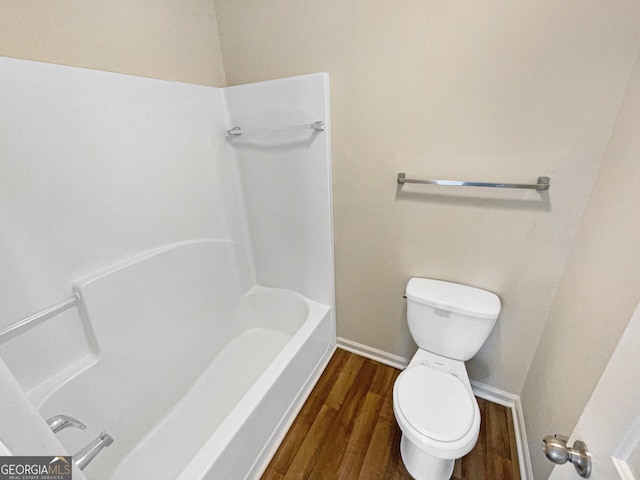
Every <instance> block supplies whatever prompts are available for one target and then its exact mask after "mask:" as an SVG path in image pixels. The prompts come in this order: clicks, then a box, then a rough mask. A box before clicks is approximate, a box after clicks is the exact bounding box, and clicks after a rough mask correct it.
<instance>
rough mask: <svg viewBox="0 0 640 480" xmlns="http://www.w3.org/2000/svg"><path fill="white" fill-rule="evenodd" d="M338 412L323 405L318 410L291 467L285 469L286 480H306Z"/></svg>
mask: <svg viewBox="0 0 640 480" xmlns="http://www.w3.org/2000/svg"><path fill="white" fill-rule="evenodd" d="M337 416H338V411H337V410H335V409H334V408H331V407H329V406H328V405H326V404H325V405H323V406H322V408H321V409H320V413H319V414H318V416H317V418H316V421H315V422H313V425H312V426H311V429H310V430H309V432H308V434H307V435H306V436H305V438H304V441H303V442H302V445H300V448H299V449H298V451H297V452H296V456H295V457H294V459H293V461H292V462H291V465H290V466H289V467H288V468H287V471H286V474H285V476H284V478H285V479H286V480H289V479H291V480H299V479H302V478H308V476H309V472H311V470H312V469H313V467H314V466H315V464H316V460H317V458H318V457H317V455H318V451H319V450H321V449H322V447H323V445H325V444H326V443H325V442H324V440H325V438H326V436H327V432H328V431H329V429H330V428H331V426H332V425H333V422H334V421H335V418H336V417H337Z"/></svg>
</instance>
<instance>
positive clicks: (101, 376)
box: [39, 239, 335, 480]
mask: <svg viewBox="0 0 640 480" xmlns="http://www.w3.org/2000/svg"><path fill="white" fill-rule="evenodd" d="M246 264H247V263H246V262H245V260H244V257H243V255H242V252H241V250H240V247H239V246H238V245H237V244H236V243H234V242H230V241H224V240H211V239H208V240H198V241H191V242H183V243H180V244H175V245H171V246H168V247H164V248H162V249H159V250H156V251H154V252H150V253H147V254H145V255H142V256H138V257H136V258H134V259H131V260H128V261H126V262H124V263H122V264H119V265H117V266H115V267H110V268H108V269H106V270H104V271H102V272H100V273H98V274H93V275H91V276H90V277H87V278H85V279H82V280H80V281H78V282H76V284H75V286H74V290H75V291H76V293H77V294H78V295H79V296H80V298H81V300H82V304H81V305H82V308H81V314H82V317H83V322H84V328H85V331H86V338H87V342H88V344H90V345H91V349H92V351H93V353H92V356H93V361H91V362H89V363H91V366H90V367H88V368H86V369H85V370H84V371H82V372H81V373H79V374H77V375H75V376H73V377H72V378H70V379H69V380H68V381H66V382H64V384H62V385H61V386H60V387H59V388H57V389H55V390H54V391H52V392H50V393H49V394H48V395H46V396H45V397H44V398H41V399H39V410H40V412H41V414H42V416H43V417H44V418H48V417H50V416H53V415H56V414H67V415H71V416H73V417H76V418H78V419H79V420H81V421H82V422H84V423H85V424H87V426H88V428H87V430H85V431H79V430H76V429H67V430H63V431H61V432H60V433H59V438H60V440H61V441H62V442H63V444H64V445H65V447H66V448H67V449H68V450H69V451H70V452H75V451H77V450H79V449H80V448H81V447H82V446H83V445H85V444H86V443H88V441H90V440H91V439H92V438H95V437H96V436H97V435H98V434H99V433H100V432H101V431H102V430H106V431H107V432H108V433H109V434H110V435H111V436H112V437H113V438H114V439H115V442H114V443H113V445H111V446H110V447H109V448H107V449H105V450H103V451H102V452H101V453H100V454H99V456H98V457H97V458H96V459H95V460H94V461H93V462H92V463H91V464H90V465H89V466H88V467H87V469H86V470H85V473H86V475H87V477H88V478H89V479H91V480H120V479H122V480H124V479H127V480H130V479H137V480H138V479H139V480H144V479H150V480H151V479H152V480H162V479H167V480H169V479H170V480H174V479H181V480H196V479H234V480H235V479H243V478H255V477H257V476H259V475H260V474H261V473H262V472H263V470H264V468H265V467H266V464H267V463H268V460H269V459H270V457H271V455H272V454H273V452H274V450H275V448H276V447H277V444H278V443H279V441H280V440H281V438H282V436H283V435H284V432H285V431H286V428H287V427H288V426H289V425H290V423H291V421H292V420H293V417H294V416H295V414H296V413H297V411H298V409H299V408H300V406H301V404H302V402H303V401H304V399H305V398H306V396H307V395H308V393H309V391H310V389H311V387H312V386H313V384H314V383H315V381H316V380H317V378H318V376H319V374H320V373H321V372H322V370H323V368H324V366H325V365H326V362H327V361H328V359H329V358H330V356H331V354H332V352H333V349H334V348H335V328H334V320H333V317H332V311H331V307H330V306H329V305H322V304H320V303H317V302H314V301H312V300H310V299H308V298H305V297H303V296H302V295H299V294H297V293H295V292H292V291H289V290H282V289H271V288H264V287H261V286H255V285H251V284H250V283H251V278H252V277H251V274H250V272H249V271H248V269H247V268H246V267H245V265H246Z"/></svg>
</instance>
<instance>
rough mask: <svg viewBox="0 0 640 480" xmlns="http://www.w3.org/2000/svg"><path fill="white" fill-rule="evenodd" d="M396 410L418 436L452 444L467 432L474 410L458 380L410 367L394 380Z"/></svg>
mask: <svg viewBox="0 0 640 480" xmlns="http://www.w3.org/2000/svg"><path fill="white" fill-rule="evenodd" d="M397 384H398V396H397V399H398V407H399V409H400V412H401V413H402V415H403V416H404V417H405V418H406V420H407V422H408V423H409V424H410V425H411V426H412V427H413V428H414V429H416V430H417V431H418V432H420V433H421V434H422V435H424V436H426V437H429V438H432V439H434V440H438V441H441V442H453V441H456V440H459V439H460V438H462V437H464V436H465V435H466V433H467V432H468V431H469V430H470V429H471V425H472V424H473V417H474V414H475V409H474V405H473V402H474V400H473V399H472V398H471V394H470V393H469V392H468V391H467V389H466V388H465V387H464V385H463V384H462V382H461V381H460V380H459V379H458V377H456V376H454V375H452V374H450V373H446V372H441V371H438V370H435V369H433V368H431V367H429V366H427V365H422V364H421V365H414V366H412V367H409V368H407V369H406V370H405V371H404V372H402V374H401V375H400V376H399V377H398V380H397Z"/></svg>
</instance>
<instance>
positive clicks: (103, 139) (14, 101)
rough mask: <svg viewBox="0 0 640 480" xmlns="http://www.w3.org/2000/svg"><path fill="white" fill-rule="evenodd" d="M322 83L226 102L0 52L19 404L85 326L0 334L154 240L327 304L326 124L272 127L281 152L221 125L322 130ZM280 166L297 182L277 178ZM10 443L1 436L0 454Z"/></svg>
mask: <svg viewBox="0 0 640 480" xmlns="http://www.w3.org/2000/svg"><path fill="white" fill-rule="evenodd" d="M280 82H282V83H280ZM327 83H328V82H327V78H326V76H324V75H315V76H313V75H312V76H307V77H302V78H301V79H288V80H283V81H273V82H266V83H264V84H255V85H250V86H246V87H243V86H240V87H233V88H230V89H227V91H228V94H227V96H226V98H225V93H224V91H223V89H218V88H213V87H205V86H197V85H189V84H182V83H176V82H166V81H160V80H154V79H148V78H140V77H134V76H129V75H121V74H114V73H108V72H100V71H93V70H86V69H80V68H73V67H67V66H59V65H50V64H43V63H37V62H30V61H24V60H17V59H8V58H0V109H1V111H2V112H3V114H2V115H0V131H1V132H2V135H0V172H1V175H0V261H1V265H0V358H1V359H2V360H3V361H4V362H5V363H6V364H7V365H8V366H9V368H10V369H11V371H12V373H13V375H14V376H15V377H16V379H17V380H18V382H19V383H20V385H21V387H22V389H23V390H24V391H25V392H26V393H27V395H30V397H29V398H30V399H31V401H32V402H34V403H38V402H39V401H40V399H42V398H44V397H46V395H48V393H50V392H51V391H53V390H55V388H57V386H58V385H60V384H61V383H64V382H65V381H66V380H67V379H68V378H71V376H73V375H75V374H76V373H78V372H79V371H81V370H82V369H84V368H87V367H88V366H90V365H91V364H92V363H95V362H97V361H99V347H100V346H99V345H96V344H95V340H94V339H92V338H91V334H90V330H91V329H90V319H89V320H87V319H86V318H83V315H81V312H79V311H78V309H77V308H75V307H74V308H70V309H68V310H66V311H64V312H63V313H61V314H59V315H55V316H52V317H51V318H48V319H46V320H45V321H43V322H42V323H38V324H37V325H34V326H33V328H29V329H26V330H25V331H24V332H22V333H20V334H19V335H17V336H12V338H10V339H9V338H6V339H5V340H6V341H3V339H2V338H1V337H2V335H1V332H2V331H6V329H7V328H9V327H10V326H11V325H12V324H15V322H18V321H20V320H21V319H24V318H27V317H29V316H30V315H33V314H34V313H36V312H39V311H41V310H42V309H44V308H46V307H48V306H49V305H52V304H54V303H56V302H59V301H61V300H64V299H67V298H70V296H71V295H72V292H71V284H72V282H73V281H74V280H75V279H77V278H80V277H84V276H86V275H87V274H91V273H92V272H96V271H98V270H102V269H103V268H105V267H108V266H110V265H113V264H115V263H117V262H120V261H123V260H125V259H127V258H130V257H132V256H134V255H137V254H140V253H142V252H145V251H149V250H151V249H154V248H157V247H160V246H163V245H167V244H171V243H175V242H181V241H188V240H193V239H200V238H217V239H226V240H231V241H234V242H237V243H238V244H239V245H240V246H241V247H242V251H243V252H244V256H245V259H246V262H245V263H246V264H248V265H249V272H248V275H249V276H250V277H252V278H250V279H249V281H250V283H260V281H263V283H264V284H265V285H267V286H274V287H289V288H292V289H293V290H296V291H299V292H301V293H303V294H305V295H308V296H309V297H310V298H312V299H314V300H317V301H320V302H323V303H326V304H328V305H331V306H333V263H332V243H331V207H330V173H329V172H330V170H329V157H328V155H329V153H328V145H329V142H328V138H329V132H328V130H327V131H325V132H320V133H318V134H314V133H311V134H310V132H304V135H302V136H299V135H298V134H299V133H300V132H298V131H295V132H293V133H292V135H290V136H287V134H285V137H284V140H285V143H286V145H284V146H278V145H279V144H278V142H280V141H281V140H283V138H282V137H270V138H266V139H265V138H262V137H260V136H257V137H254V138H253V139H250V138H249V137H248V136H247V137H245V138H243V139H242V142H247V141H249V142H250V145H248V146H244V147H243V146H242V145H240V143H242V142H236V143H235V144H234V143H232V141H231V140H230V139H228V138H227V134H226V132H227V130H228V129H230V128H231V127H232V126H233V125H234V124H238V125H240V126H242V127H243V128H246V129H250V128H252V127H254V126H255V127H256V128H258V127H259V128H263V127H265V126H269V125H274V124H275V125H279V124H281V122H282V124H285V126H286V125H289V124H292V123H293V124H296V123H299V122H307V121H309V117H311V118H312V120H315V119H321V120H324V121H325V122H326V123H327V124H328V121H329V118H328V107H327V99H328V96H327V95H328V90H327ZM261 85H262V86H261ZM269 92H270V93H269ZM227 100H228V102H229V106H227ZM247 102H248V103H251V104H253V105H252V107H251V108H246V103H247ZM274 114H277V115H275V116H274ZM278 115H279V116H278ZM254 117H255V118H254ZM291 139H293V140H294V142H293V143H291ZM274 140H275V143H274ZM260 141H264V142H266V144H265V145H262V146H260V145H255V144H251V142H254V143H255V142H258V143H259V142H260ZM287 142H288V143H287ZM254 169H255V170H254ZM281 169H286V170H289V169H291V171H292V172H293V173H295V176H296V178H292V179H291V182H289V181H283V178H281V173H280V171H281ZM284 180H286V179H284ZM243 182H246V185H244V186H243ZM270 182H275V184H270ZM256 183H260V184H261V185H260V186H259V187H258V186H256ZM309 194H311V196H310V198H307V196H308V195H309ZM245 202H246V205H247V209H246V210H245ZM281 214H282V215H281ZM287 222H290V223H289V225H287ZM287 252H288V253H289V254H290V256H289V259H288V260H285V261H282V259H283V258H284V254H285V253H287ZM254 257H255V262H254ZM274 260H278V261H281V265H280V266H277V265H275V266H274V264H273V261H274ZM254 265H255V267H256V270H259V271H260V275H259V278H258V281H257V282H256V278H255V276H256V275H255V272H254V271H253V269H254ZM276 267H277V268H276ZM287 275H289V276H290V277H289V278H287ZM87 327H89V328H87ZM123 333H126V332H123ZM4 413H5V414H7V415H10V414H11V412H4ZM0 424H2V423H1V422H0ZM24 429H25V432H27V431H28V426H27V425H24ZM24 435H25V436H26V435H27V433H25V434H24ZM11 437H12V435H11V432H0V440H3V441H5V443H6V445H7V446H8V447H9V448H10V449H11V448H12V441H11ZM14 445H17V444H14Z"/></svg>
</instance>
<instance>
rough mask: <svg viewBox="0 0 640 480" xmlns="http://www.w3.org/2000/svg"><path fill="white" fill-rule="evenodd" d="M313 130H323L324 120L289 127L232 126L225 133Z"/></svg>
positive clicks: (239, 134)
mask: <svg viewBox="0 0 640 480" xmlns="http://www.w3.org/2000/svg"><path fill="white" fill-rule="evenodd" d="M307 129H311V130H315V131H317V132H324V122H323V121H322V120H318V121H316V122H313V123H305V124H303V125H292V126H289V127H281V128H265V129H263V130H249V131H246V130H242V128H240V127H233V128H232V129H231V130H227V135H228V136H230V137H239V136H241V135H249V134H252V133H267V132H283V131H286V130H307Z"/></svg>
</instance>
